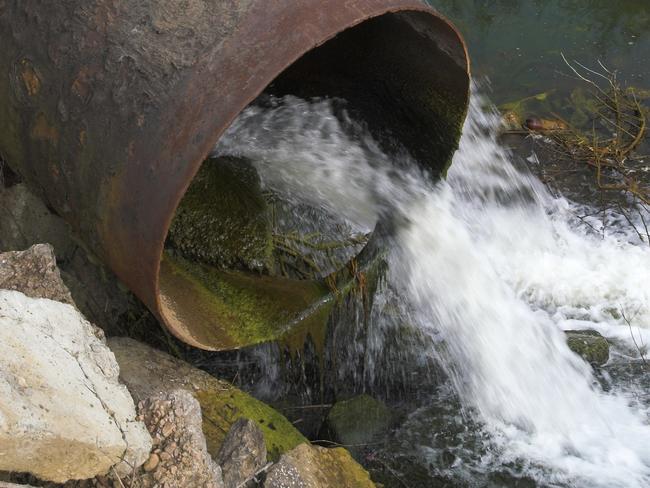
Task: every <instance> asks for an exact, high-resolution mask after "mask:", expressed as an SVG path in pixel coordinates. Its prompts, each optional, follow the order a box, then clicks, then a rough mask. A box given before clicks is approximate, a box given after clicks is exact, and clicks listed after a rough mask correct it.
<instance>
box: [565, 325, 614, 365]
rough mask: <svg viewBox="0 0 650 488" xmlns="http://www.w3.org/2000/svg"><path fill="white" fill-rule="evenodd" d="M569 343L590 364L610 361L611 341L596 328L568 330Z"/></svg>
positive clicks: (601, 363)
mask: <svg viewBox="0 0 650 488" xmlns="http://www.w3.org/2000/svg"><path fill="white" fill-rule="evenodd" d="M565 334H566V336H567V344H568V345H569V349H571V350H572V351H573V352H575V353H576V354H579V355H580V356H582V358H583V359H584V360H585V361H587V362H588V363H590V364H594V365H596V366H602V365H603V364H605V363H606V362H607V361H609V343H608V342H607V339H605V338H604V337H603V336H602V335H600V333H599V332H597V331H595V330H567V331H565Z"/></svg>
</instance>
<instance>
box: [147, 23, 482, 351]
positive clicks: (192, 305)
mask: <svg viewBox="0 0 650 488" xmlns="http://www.w3.org/2000/svg"><path fill="white" fill-rule="evenodd" d="M468 85H469V78H468V74H467V64H466V59H465V52H464V48H463V45H462V41H460V40H459V38H458V36H457V34H456V33H455V31H454V30H453V29H452V28H451V27H450V26H449V25H448V24H447V23H446V22H445V21H444V20H442V19H440V18H438V17H436V16H434V15H432V14H431V13H429V12H420V11H405V12H396V13H387V14H384V15H380V16H378V17H375V18H371V19H369V20H366V21H363V22H361V23H360V24H358V25H355V26H354V27H350V28H348V29H346V30H344V31H342V32H340V33H339V34H338V35H336V36H335V37H333V38H331V39H329V40H328V41H326V42H324V43H323V44H322V45H320V46H318V47H316V48H314V49H312V50H310V51H308V52H307V53H306V54H304V55H302V56H301V57H300V58H299V59H298V60H297V61H295V62H294V63H293V64H291V65H290V66H289V67H288V68H287V69H285V70H284V71H283V72H282V73H280V74H279V75H278V76H277V77H276V78H275V79H273V80H272V81H271V82H270V83H269V84H268V86H267V87H266V89H265V90H264V92H263V93H262V94H261V95H260V96H259V97H258V98H257V99H256V100H255V101H254V102H252V104H251V105H249V107H251V106H253V107H262V108H264V107H266V108H268V107H269V106H272V105H273V104H274V103H275V104H277V103H278V100H287V98H288V97H294V98H295V99H299V100H326V101H330V103H331V104H332V105H331V106H332V107H333V110H334V113H335V114H338V115H337V117H340V118H341V120H342V121H343V120H344V119H346V118H349V119H351V120H354V121H356V122H358V123H361V124H363V125H364V127H367V129H368V131H369V132H370V133H371V134H372V137H373V139H374V140H375V141H377V142H378V144H379V145H380V146H381V149H382V151H383V152H385V153H387V154H391V153H397V152H400V151H404V150H406V151H408V152H409V153H410V154H411V155H412V156H413V157H414V158H415V159H416V160H417V161H418V163H419V164H421V165H422V166H423V167H425V168H426V169H428V171H429V174H430V175H431V176H432V177H433V178H438V177H439V176H440V175H441V174H443V173H444V171H445V170H446V168H447V167H448V164H449V162H450V160H451V156H452V154H453V152H454V150H455V149H456V145H457V141H458V138H459V136H460V129H461V125H462V121H463V119H464V116H465V110H466V106H467V97H468ZM243 108H244V107H243ZM249 110H250V108H249ZM225 137H226V138H227V135H226V136H225ZM396 170H397V171H399V168H396ZM318 211H319V209H318V208H310V207H309V206H308V205H307V206H306V207H305V208H302V207H301V206H300V204H296V203H295V202H290V203H287V202H285V201H282V198H281V197H278V195H277V194H276V193H274V192H273V191H272V190H271V189H269V187H268V185H266V184H265V180H264V175H263V174H262V175H261V174H260V170H259V167H256V165H255V164H254V162H253V161H251V160H250V159H249V158H247V157H242V156H241V154H234V153H228V152H227V151H223V150H219V146H217V151H216V153H215V154H214V155H212V156H211V157H209V158H208V159H207V160H205V161H204V162H203V164H202V166H201V169H200V170H199V172H198V173H197V175H196V176H195V178H194V180H193V181H192V183H191V185H190V186H189V188H188V190H187V192H186V193H185V195H184V196H183V199H182V200H181V202H180V204H179V206H178V207H177V209H176V213H175V215H174V219H173V221H172V224H171V227H170V229H169V233H168V236H167V241H166V245H165V252H164V256H163V258H162V262H161V269H160V278H159V280H160V299H161V311H162V315H163V317H162V319H163V320H164V321H165V322H166V324H167V325H168V326H169V327H170V329H171V330H172V331H173V332H174V333H175V334H176V335H177V336H179V338H181V339H182V340H184V341H186V342H188V343H190V344H192V345H195V346H199V347H203V348H206V349H232V348H238V347H242V346H244V345H252V344H255V343H260V342H264V341H268V340H272V339H275V338H278V337H279V336H281V335H282V334H285V333H286V332H287V331H288V330H290V329H292V328H293V327H296V326H298V325H300V326H307V327H320V326H324V325H325V323H326V322H327V317H328V314H329V310H330V305H331V302H332V295H333V289H332V287H333V282H335V281H336V280H337V279H339V278H340V271H341V270H345V269H349V268H350V263H354V262H355V259H356V257H357V256H358V255H359V253H360V252H361V251H362V249H363V248H364V245H365V244H366V242H368V239H369V237H370V236H369V235H363V236H360V235H352V234H351V235H345V232H343V233H341V234H340V235H339V236H338V239H339V242H343V241H345V242H343V243H344V244H345V245H342V246H339V247H337V248H336V249H335V250H333V249H331V248H327V246H320V248H319V246H318V245H312V244H314V243H306V241H305V239H307V236H306V234H309V235H312V237H313V234H314V232H315V233H318V232H322V229H323V228H324V229H326V230H327V232H329V231H331V228H330V226H329V225H330V224H329V223H331V224H332V225H333V226H335V224H336V221H335V220H336V218H335V217H336V216H331V215H318ZM310 212H315V213H314V215H312V214H310ZM292 219H293V220H292ZM332 219H333V220H332ZM287 222H289V224H288V225H287V224H286V223H287ZM296 222H298V223H300V225H298V226H297V228H295V229H292V227H291V225H292V224H296ZM306 222H311V223H312V224H314V225H315V227H316V228H315V229H310V228H309V225H306ZM319 225H320V226H321V228H320V229H319V228H318V226H319ZM332 228H333V227H332ZM370 228H372V226H371V227H370ZM328 229H329V230H328ZM312 231H313V232H312ZM368 234H369V232H368ZM327 237H328V239H325V240H323V239H321V240H320V241H318V239H316V244H318V243H320V244H323V243H324V242H326V243H331V242H336V236H334V237H335V239H334V240H332V239H331V237H332V236H331V235H328V236H327ZM337 272H338V274H337ZM343 274H345V273H343ZM348 274H349V273H348ZM333 277H336V278H333ZM349 278H351V276H350V277H349Z"/></svg>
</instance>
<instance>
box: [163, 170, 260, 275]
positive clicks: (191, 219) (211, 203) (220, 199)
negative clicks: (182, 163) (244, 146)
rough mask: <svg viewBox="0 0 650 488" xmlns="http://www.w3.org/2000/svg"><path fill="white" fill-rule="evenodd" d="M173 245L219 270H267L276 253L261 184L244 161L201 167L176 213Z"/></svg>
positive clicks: (173, 223) (182, 252)
mask: <svg viewBox="0 0 650 488" xmlns="http://www.w3.org/2000/svg"><path fill="white" fill-rule="evenodd" d="M169 244H170V245H171V246H172V247H173V248H174V249H176V250H178V251H179V252H180V253H181V254H182V255H183V256H185V257H187V258H189V259H192V260H198V261H202V262H204V263H208V264H212V265H215V266H219V267H224V268H227V267H243V268H246V269H250V270H263V269H265V268H266V266H267V265H268V264H269V262H270V257H271V252H272V240H271V223H270V220H269V218H268V217H267V205H266V201H265V200H264V196H263V195H262V190H261V184H260V178H259V175H258V174H257V171H256V170H255V168H254V167H253V166H252V165H251V163H250V162H249V161H247V160H245V159H241V158H233V157H220V158H209V159H207V160H206V161H204V162H203V165H202V166H201V169H200V170H199V172H198V173H197V175H196V176H195V177H194V180H193V181H192V184H191V185H190V187H189V188H188V190H187V192H186V193H185V195H184V196H183V199H182V200H181V203H180V204H179V206H178V208H177V209H176V213H175V215H174V219H173V221H172V224H171V227H170V229H169Z"/></svg>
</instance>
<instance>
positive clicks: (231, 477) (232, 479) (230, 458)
mask: <svg viewBox="0 0 650 488" xmlns="http://www.w3.org/2000/svg"><path fill="white" fill-rule="evenodd" d="M217 462H218V463H219V464H220V465H221V469H222V470H223V481H224V485H225V488H238V487H240V486H243V485H245V484H246V482H247V481H248V480H251V479H252V478H253V477H254V476H255V474H256V473H257V471H258V470H260V469H261V468H263V467H264V465H265V464H266V445H265V443H264V434H263V433H262V431H261V430H260V428H259V427H258V425H257V423H255V422H253V421H252V420H250V419H245V418H240V419H239V420H237V422H235V423H234V424H232V427H230V430H229V431H228V435H226V438H225V439H224V441H223V444H222V446H221V449H220V450H219V455H218V456H217Z"/></svg>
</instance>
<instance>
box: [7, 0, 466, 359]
mask: <svg viewBox="0 0 650 488" xmlns="http://www.w3.org/2000/svg"><path fill="white" fill-rule="evenodd" d="M0 45H1V46H2V49H0V156H2V157H3V159H5V161H7V163H8V164H9V165H10V166H11V167H12V169H14V170H15V171H16V172H18V173H19V174H21V176H22V177H23V178H24V179H25V180H26V181H27V182H28V183H29V184H30V185H31V186H32V187H33V188H34V189H35V190H36V191H38V192H40V194H41V196H42V197H43V198H44V199H45V200H46V201H47V202H48V203H49V205H50V206H51V207H52V208H54V209H55V210H56V211H57V212H58V213H59V214H60V215H61V216H63V217H64V218H65V219H66V220H67V221H68V222H70V223H71V225H72V226H73V228H74V229H75V231H76V232H77V233H78V235H79V236H80V237H81V238H82V239H83V240H84V242H85V243H86V244H87V246H88V247H89V249H91V250H92V251H93V252H94V253H95V254H97V255H98V256H99V257H100V258H101V259H102V260H103V261H104V262H105V263H106V264H108V265H109V266H110V267H111V268H112V270H113V271H114V272H115V273H116V274H117V276H118V277H119V278H120V279H121V280H123V281H124V283H125V284H126V285H127V286H128V287H129V288H130V289H131V290H133V291H134V292H135V293H136V294H137V295H138V296H139V297H140V299H142V301H143V302H144V303H145V304H146V305H147V306H148V307H149V308H150V309H151V310H152V311H153V312H154V313H155V314H156V315H157V317H158V318H159V319H160V320H161V321H162V322H163V323H164V324H165V325H166V326H167V327H168V328H169V329H170V330H171V331H172V332H173V333H174V334H175V335H176V336H178V337H179V338H180V339H182V340H184V341H186V342H187V343H189V344H191V345H194V346H198V347H202V348H206V349H225V348H235V347H240V346H242V345H246V344H248V343H252V342H258V341H259V340H266V339H269V338H270V337H266V336H264V337H262V336H259V337H258V336H254V335H251V334H247V331H246V330H239V331H236V333H231V332H232V331H231V330H230V327H231V326H230V324H229V323H228V313H226V312H227V311H226V312H224V313H222V314H221V316H215V315H214V313H213V310H212V308H211V307H210V306H209V304H207V302H206V301H205V300H204V297H203V295H202V293H203V292H202V291H197V290H192V287H191V286H188V284H187V283H186V282H185V281H184V278H183V276H182V275H180V274H178V273H173V272H169V270H166V266H165V264H164V260H163V259H162V256H163V249H164V243H165V239H166V236H167V232H168V229H169V227H170V223H171V221H172V218H173V215H174V211H175V209H176V208H177V206H178V204H179V202H180V200H181V198H182V197H183V195H184V193H185V191H186V190H187V188H188V186H189V185H190V182H191V181H192V179H193V177H194V176H195V174H196V173H197V171H198V170H199V167H200V166H201V163H202V162H203V161H204V160H205V158H206V156H207V155H208V154H209V152H210V151H211V149H212V148H213V147H214V145H215V142H216V141H217V140H218V138H219V137H220V135H221V134H222V133H223V131H224V130H225V129H226V128H227V127H228V126H229V125H230V123H231V122H232V121H233V119H234V118H235V117H236V116H237V114H239V113H240V112H241V111H242V110H243V109H244V108H245V107H246V106H247V105H248V104H249V103H250V102H251V101H252V100H254V99H255V98H256V97H257V96H258V95H259V94H260V93H262V92H263V91H264V90H265V89H267V87H269V86H270V88H269V89H271V90H276V91H277V92H278V93H282V92H288V91H292V92H296V93H297V94H301V93H302V94H304V95H322V96H343V97H345V98H347V99H351V100H354V99H355V97H356V96H357V94H360V93H363V94H364V96H366V97H369V96H372V97H373V99H374V100H375V101H376V103H375V105H377V106H386V107H390V106H391V103H394V104H395V107H398V109H395V110H392V109H391V110H390V114H391V115H390V117H393V119H394V120H390V117H388V118H386V120H387V121H386V124H388V125H391V128H395V133H397V134H398V135H399V136H400V137H401V138H402V139H403V142H404V144H405V145H406V146H407V147H409V148H410V149H411V150H412V151H413V153H414V154H415V155H416V156H418V157H419V159H421V160H422V161H423V163H424V164H428V165H430V166H431V167H433V168H435V169H436V171H437V172H438V173H440V172H441V171H444V169H445V165H446V163H447V161H449V159H450V157H451V154H452V153H453V151H454V150H455V147H456V144H457V140H458V137H459V133H460V127H461V124H462V120H463V118H464V115H465V110H466V105H467V98H468V89H469V75H468V61H467V54H466V49H465V46H464V43H463V41H462V39H461V37H460V36H459V34H458V33H457V32H456V31H455V29H454V28H453V27H452V26H450V25H449V24H448V23H447V22H446V21H445V20H444V19H442V18H441V17H440V16H439V15H438V14H436V12H435V11H433V10H432V9H430V8H429V7H427V6H426V5H425V4H423V3H421V2H420V1H418V0H329V1H328V2H323V1H322V0H295V1H290V0H275V1H268V0H185V1H178V0H58V1H56V2H43V1H42V0H0ZM324 70H327V73H325V71H324ZM274 80H275V83H272V82H274ZM362 98H363V96H360V97H359V99H360V102H359V107H360V110H361V111H364V110H365V111H366V112H367V113H368V115H369V120H371V121H373V122H371V125H372V123H375V124H377V125H381V124H382V123H383V122H380V121H381V120H383V117H384V116H385V115H386V113H388V112H386V113H382V112H381V110H380V108H372V103H367V102H364V101H363V100H361V99H362ZM386 110H388V109H386ZM373 111H376V113H374V112H373ZM400 127H402V128H403V130H401V131H400ZM404 128H405V129H404ZM161 262H163V266H162V271H161ZM229 279H230V278H229ZM233 279H236V280H240V279H244V280H245V279H254V278H252V277H246V278H241V277H237V278H233ZM259 279H260V280H265V279H269V278H268V277H260V278H259ZM240 284H241V283H239V284H238V286H239V285H240ZM282 286H284V287H285V288H282ZM282 286H280V287H277V293H278V294H279V295H282V294H286V293H291V290H292V289H293V288H292V287H295V284H294V283H291V282H290V280H287V282H286V283H284V284H283V285H282ZM313 286H315V287H318V286H319V285H318V284H314V285H313ZM300 293H306V292H305V291H304V288H302V289H301V291H300V292H299V294H300ZM319 293H320V291H318V290H316V291H314V295H315V296H317V295H318V294H319ZM307 295H309V293H307ZM304 298H305V303H308V302H309V300H310V299H311V298H310V296H305V297H304ZM301 306H302V305H301ZM299 319H300V317H293V319H292V320H299ZM242 327H244V328H245V327H246V325H245V324H244V325H243V326H242Z"/></svg>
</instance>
